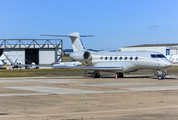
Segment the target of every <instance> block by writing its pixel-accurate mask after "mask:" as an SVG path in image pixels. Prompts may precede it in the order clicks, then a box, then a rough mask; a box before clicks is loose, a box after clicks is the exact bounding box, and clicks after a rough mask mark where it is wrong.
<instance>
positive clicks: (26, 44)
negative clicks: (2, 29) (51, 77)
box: [0, 39, 63, 62]
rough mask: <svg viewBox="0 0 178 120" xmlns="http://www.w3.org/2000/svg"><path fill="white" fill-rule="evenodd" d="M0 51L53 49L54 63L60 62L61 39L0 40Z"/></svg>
mask: <svg viewBox="0 0 178 120" xmlns="http://www.w3.org/2000/svg"><path fill="white" fill-rule="evenodd" d="M0 41H2V42H0V49H54V50H55V62H59V61H62V47H63V43H62V39H0Z"/></svg>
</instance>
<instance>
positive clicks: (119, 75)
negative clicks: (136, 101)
mask: <svg viewBox="0 0 178 120" xmlns="http://www.w3.org/2000/svg"><path fill="white" fill-rule="evenodd" d="M116 75H117V78H123V77H124V74H123V73H116Z"/></svg>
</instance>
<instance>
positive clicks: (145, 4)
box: [0, 0, 178, 50]
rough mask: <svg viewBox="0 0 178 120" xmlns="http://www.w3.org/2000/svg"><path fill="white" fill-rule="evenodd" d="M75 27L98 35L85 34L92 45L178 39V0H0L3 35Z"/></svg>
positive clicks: (65, 44) (66, 42) (65, 40)
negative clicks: (88, 36)
mask: <svg viewBox="0 0 178 120" xmlns="http://www.w3.org/2000/svg"><path fill="white" fill-rule="evenodd" d="M72 32H79V33H80V34H81V35H94V37H90V38H86V37H85V38H82V41H83V43H84V46H85V48H87V49H105V50H106V49H110V50H114V49H118V48H119V47H125V46H132V45H140V44H155V43H158V44H159V43H160V44H161V43H178V0H0V39H22V38H23V39H49V38H52V39H56V37H44V36H38V34H55V35H65V34H69V33H72ZM57 39H63V47H64V49H71V48H72V45H71V41H70V39H69V38H57Z"/></svg>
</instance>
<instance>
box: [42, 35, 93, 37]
mask: <svg viewBox="0 0 178 120" xmlns="http://www.w3.org/2000/svg"><path fill="white" fill-rule="evenodd" d="M39 36H51V37H78V36H75V35H42V34H39ZM80 37H94V35H80Z"/></svg>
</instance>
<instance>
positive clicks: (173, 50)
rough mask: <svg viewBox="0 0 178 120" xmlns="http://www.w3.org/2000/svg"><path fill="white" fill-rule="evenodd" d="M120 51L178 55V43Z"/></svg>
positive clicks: (142, 46)
mask: <svg viewBox="0 0 178 120" xmlns="http://www.w3.org/2000/svg"><path fill="white" fill-rule="evenodd" d="M119 51H157V52H160V53H162V54H164V55H171V54H174V55H177V54H178V43H173V44H144V45H136V46H128V47H123V48H119Z"/></svg>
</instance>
